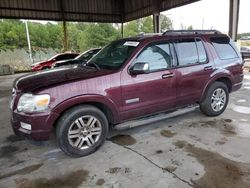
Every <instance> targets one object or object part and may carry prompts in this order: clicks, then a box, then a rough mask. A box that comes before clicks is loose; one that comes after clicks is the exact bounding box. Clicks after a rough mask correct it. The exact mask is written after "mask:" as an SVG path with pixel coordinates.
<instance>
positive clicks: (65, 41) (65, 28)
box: [63, 20, 68, 52]
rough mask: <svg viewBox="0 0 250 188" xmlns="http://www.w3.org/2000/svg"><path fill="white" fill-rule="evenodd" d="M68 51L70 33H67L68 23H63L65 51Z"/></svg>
mask: <svg viewBox="0 0 250 188" xmlns="http://www.w3.org/2000/svg"><path fill="white" fill-rule="evenodd" d="M67 50H68V32H67V23H66V21H65V20H64V21H63V51H64V52H65V51H67Z"/></svg>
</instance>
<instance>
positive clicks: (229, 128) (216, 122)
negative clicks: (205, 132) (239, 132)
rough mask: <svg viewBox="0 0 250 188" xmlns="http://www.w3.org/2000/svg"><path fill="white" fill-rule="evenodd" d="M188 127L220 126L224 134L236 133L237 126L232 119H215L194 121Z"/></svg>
mask: <svg viewBox="0 0 250 188" xmlns="http://www.w3.org/2000/svg"><path fill="white" fill-rule="evenodd" d="M188 127H206V128H218V129H219V130H220V132H221V133H222V134H224V135H227V136H230V135H235V134H236V132H235V126H234V125H233V123H232V120H231V119H213V120H208V121H198V122H193V123H191V124H189V125H188Z"/></svg>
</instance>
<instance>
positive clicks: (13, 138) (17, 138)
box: [6, 135, 25, 143]
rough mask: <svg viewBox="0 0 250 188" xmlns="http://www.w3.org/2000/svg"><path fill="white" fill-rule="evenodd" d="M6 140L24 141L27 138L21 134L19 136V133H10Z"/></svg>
mask: <svg viewBox="0 0 250 188" xmlns="http://www.w3.org/2000/svg"><path fill="white" fill-rule="evenodd" d="M6 140H7V141H8V142H12V143H13V142H19V141H22V140H25V138H24V137H21V136H18V135H10V136H8V137H7V138H6Z"/></svg>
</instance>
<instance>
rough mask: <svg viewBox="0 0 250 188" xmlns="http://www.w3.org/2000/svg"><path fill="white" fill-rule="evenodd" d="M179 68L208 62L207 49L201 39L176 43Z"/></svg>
mask: <svg viewBox="0 0 250 188" xmlns="http://www.w3.org/2000/svg"><path fill="white" fill-rule="evenodd" d="M175 49H176V52H177V56H178V61H179V66H187V65H193V64H197V63H204V62H206V60H207V55H206V51H205V48H204V46H203V43H202V41H201V39H199V38H196V39H195V38H189V39H181V40H178V41H177V42H175Z"/></svg>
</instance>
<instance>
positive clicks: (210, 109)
mask: <svg viewBox="0 0 250 188" xmlns="http://www.w3.org/2000/svg"><path fill="white" fill-rule="evenodd" d="M228 99H229V92H228V88H227V86H226V85H225V84H224V83H223V82H214V83H213V84H212V85H211V86H210V87H209V89H208V91H207V93H206V96H205V98H204V99H203V101H202V102H201V103H200V110H201V111H202V112H203V113H204V114H205V115H207V116H218V115H220V114H221V113H223V112H224V111H225V109H226V107H227V104H228Z"/></svg>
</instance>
